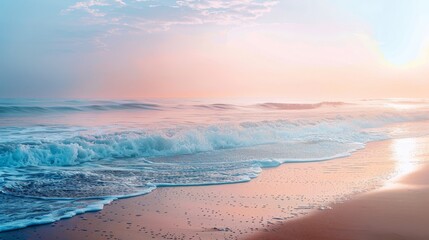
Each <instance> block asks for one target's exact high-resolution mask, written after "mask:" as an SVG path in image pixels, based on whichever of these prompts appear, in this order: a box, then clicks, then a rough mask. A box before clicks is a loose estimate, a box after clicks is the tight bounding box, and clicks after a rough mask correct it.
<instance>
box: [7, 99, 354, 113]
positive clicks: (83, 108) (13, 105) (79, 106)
mask: <svg viewBox="0 0 429 240" xmlns="http://www.w3.org/2000/svg"><path fill="white" fill-rule="evenodd" d="M346 104H348V103H344V102H319V103H276V102H268V103H261V104H256V105H251V106H247V105H243V106H240V105H234V104H225V103H213V104H196V105H192V104H191V105H178V106H168V105H163V104H160V103H147V102H140V101H77V100H75V101H62V102H51V101H26V102H14V101H0V114H3V115H6V116H7V115H11V114H43V113H72V112H91V111H112V110H168V109H169V107H172V108H177V109H197V110H199V109H207V110H234V109H240V108H249V107H250V108H255V107H256V108H258V109H270V110H273V109H275V110H310V109H317V108H321V107H340V106H343V105H346Z"/></svg>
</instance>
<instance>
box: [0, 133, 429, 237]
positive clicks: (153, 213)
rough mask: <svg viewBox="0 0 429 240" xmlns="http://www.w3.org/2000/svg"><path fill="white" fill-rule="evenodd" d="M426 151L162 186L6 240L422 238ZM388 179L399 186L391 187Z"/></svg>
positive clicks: (386, 149)
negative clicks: (244, 178) (240, 179)
mask: <svg viewBox="0 0 429 240" xmlns="http://www.w3.org/2000/svg"><path fill="white" fill-rule="evenodd" d="M410 144H412V146H411V149H408V150H409V151H408V152H406V151H404V152H402V153H401V152H399V153H398V151H401V147H405V148H406V149H407V147H408V148H409V147H410V146H409V145H410ZM428 146H429V139H428V138H418V139H414V140H411V142H410V140H409V139H408V140H407V139H405V141H402V142H401V139H399V140H389V141H382V142H373V143H370V144H368V145H367V147H366V148H365V149H363V150H360V151H358V152H356V153H354V154H353V155H352V156H350V157H346V158H340V159H335V160H331V161H323V162H312V163H289V164H284V165H282V166H280V167H277V168H269V169H264V170H263V172H262V173H261V174H260V176H259V177H258V178H256V179H253V180H252V181H250V182H247V183H239V184H228V185H213V186H193V187H169V188H158V189H156V190H155V191H153V192H152V193H150V194H147V195H144V196H139V197H134V198H128V199H121V200H118V201H114V202H113V203H111V204H109V205H107V206H105V208H104V209H103V210H102V211H99V212H92V213H85V214H82V215H78V216H75V217H73V218H70V219H65V220H61V221H58V222H55V223H52V224H46V225H39V226H32V227H28V228H25V229H19V230H15V231H9V232H3V233H0V239H48V240H49V239H246V238H250V239H423V238H424V236H426V238H427V236H429V235H428V234H429V232H428V231H427V229H428V228H427V222H429V214H428V213H429V212H428V211H429V209H428V208H425V206H424V204H425V203H427V202H428V200H429V188H427V183H428V177H427V174H426V173H428V171H429V167H423V168H420V166H421V164H422V163H421V162H424V161H426V160H428V153H429V148H428ZM401 154H402V155H401ZM407 157H408V160H409V161H412V160H413V162H411V163H407V162H406V161H407V160H406V159H407ZM400 158H403V159H400ZM404 159H405V160H404ZM401 161H405V162H401ZM401 164H402V165H403V166H402V167H401ZM404 166H405V167H404ZM418 169H419V170H418ZM416 170H418V171H416ZM413 171H416V172H415V173H414V174H413V175H409V176H408V177H405V176H406V175H407V174H408V173H409V172H413ZM391 178H394V179H400V181H399V180H398V181H396V180H395V181H396V182H391V183H389V184H388V185H386V181H387V180H388V179H391ZM399 183H401V184H399ZM382 186H385V187H382ZM380 187H382V188H381V190H377V191H375V190H376V189H380ZM350 198H352V200H350ZM331 208H332V209H331ZM425 228H426V229H425ZM426 238H425V239H426Z"/></svg>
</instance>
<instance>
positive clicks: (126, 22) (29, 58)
mask: <svg viewBox="0 0 429 240" xmlns="http://www.w3.org/2000/svg"><path fill="white" fill-rule="evenodd" d="M428 12H429V1H426V0H376V1H375V0H318V1H314V0H241V1H239V0H230V1H225V0H181V1H173V0H78V1H76V0H62V1H58V0H40V1H33V0H2V1H0V98H2V97H4V98H9V97H12V98H15V97H16V98H22V97H24V98H33V97H34V98H39V97H43V98H126V99H130V98H235V97H282V98H291V99H310V98H311V99H315V98H317V99H326V100H331V99H344V98H354V99H355V98H357V99H360V98H400V97H404V98H424V97H427V91H428V90H429V79H427V77H426V76H429V68H428V67H429V61H428V46H429V45H428V43H429V28H427V26H428V25H429V14H427V13H428Z"/></svg>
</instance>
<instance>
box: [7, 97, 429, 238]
mask: <svg viewBox="0 0 429 240" xmlns="http://www.w3.org/2000/svg"><path fill="white" fill-rule="evenodd" d="M428 113H429V104H428V102H426V101H422V100H418V101H417V100H407V101H402V100H373V101H360V102H347V103H346V102H321V103H302V102H297V103H290V102H289V103H285V102H255V101H253V102H252V101H241V102H240V101H236V102H222V101H211V102H210V101H198V100H187V101H184V100H180V101H178V100H176V101H173V100H162V101H161V100H158V101H154V100H150V101H149V100H148V101H131V100H129V101H113V100H111V101H88V100H63V101H58V100H55V101H54V100H29V99H27V100H0V190H1V193H0V199H1V201H0V231H4V230H10V229H15V228H21V227H25V226H28V225H32V224H40V223H47V222H52V221H55V220H58V219H61V218H65V217H70V216H73V215H75V214H78V213H81V212H85V211H94V210H99V209H101V208H102V207H103V205H104V204H106V203H108V202H110V201H112V200H114V199H117V198H120V197H127V196H134V195H139V194H145V193H149V192H150V191H152V190H153V189H155V188H156V187H161V186H183V185H208V184H225V183H234V182H244V181H249V180H250V179H252V178H255V177H257V176H258V174H259V173H260V171H261V169H262V168H264V167H275V166H278V165H279V164H282V163H287V162H301V161H302V162H311V161H321V160H328V159H333V158H337V157H341V156H347V155H349V154H351V153H352V152H354V151H356V150H358V149H360V148H363V147H364V146H365V144H366V143H368V142H370V141H377V140H382V139H389V138H398V137H409V136H415V135H424V134H426V133H425V132H424V131H422V129H414V128H406V129H404V128H401V129H400V130H398V129H396V128H395V127H394V126H395V124H398V123H401V124H403V123H407V122H415V121H425V120H428V118H429V114H428Z"/></svg>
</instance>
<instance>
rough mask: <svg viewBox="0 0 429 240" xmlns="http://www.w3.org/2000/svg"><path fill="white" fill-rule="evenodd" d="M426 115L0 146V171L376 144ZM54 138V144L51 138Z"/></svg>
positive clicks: (345, 118)
mask: <svg viewBox="0 0 429 240" xmlns="http://www.w3.org/2000/svg"><path fill="white" fill-rule="evenodd" d="M427 118H428V115H427V114H426V113H422V114H419V115H398V114H387V113H385V114H378V115H368V116H366V115H360V117H350V116H347V115H346V116H341V115H337V116H336V117H334V118H327V119H315V120H311V119H300V120H294V121H291V120H290V121H288V120H276V121H260V122H241V123H235V124H234V123H228V124H216V125H207V126H205V125H200V126H192V127H180V128H169V129H160V130H150V129H142V130H134V131H119V132H113V133H106V134H94V135H91V134H88V135H77V136H74V137H69V138H66V139H63V140H58V138H57V136H56V134H55V132H53V133H51V135H54V136H53V137H52V138H53V139H54V140H49V138H47V136H49V133H48V132H46V134H45V135H43V136H44V138H43V139H39V140H34V141H30V140H27V139H25V141H24V142H16V141H10V142H7V141H4V142H1V143H0V166H4V167H20V166H68V165H78V164H81V163H85V162H91V161H96V160H99V159H121V158H150V157H159V156H177V155H183V154H194V153H199V152H207V151H213V150H220V149H230V148H239V147H248V146H256V145H262V144H271V143H287V142H294V141H323V140H333V139H335V141H341V142H360V143H366V142H368V141H371V140H374V139H379V138H380V137H381V135H382V134H381V135H380V134H375V133H373V134H368V133H367V132H365V129H368V128H372V127H378V126H383V125H386V124H389V123H396V122H404V121H415V120H421V119H427ZM54 137H55V138H54Z"/></svg>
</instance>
